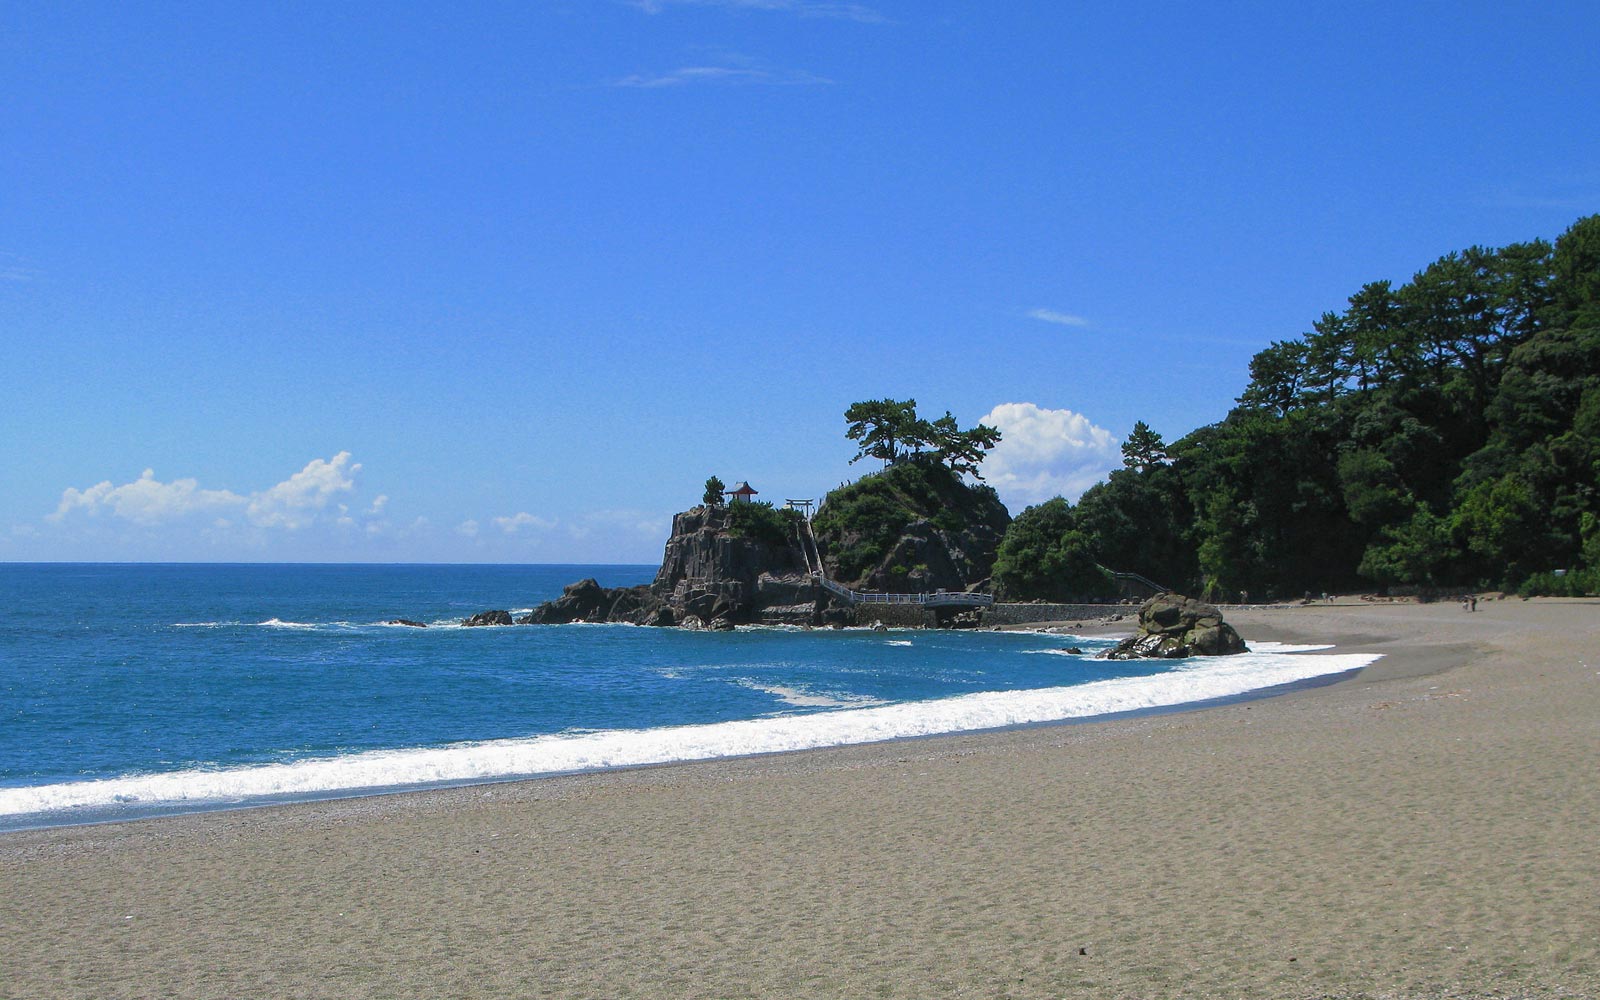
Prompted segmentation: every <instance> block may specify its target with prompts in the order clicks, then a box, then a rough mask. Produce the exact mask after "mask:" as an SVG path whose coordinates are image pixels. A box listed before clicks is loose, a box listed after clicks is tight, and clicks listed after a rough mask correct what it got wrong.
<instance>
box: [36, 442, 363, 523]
mask: <svg viewBox="0 0 1600 1000" xmlns="http://www.w3.org/2000/svg"><path fill="white" fill-rule="evenodd" d="M360 469H361V466H360V465H359V464H351V462H350V453H349V452H347V451H341V452H339V453H338V454H337V455H335V456H333V458H331V459H329V460H327V461H324V460H323V459H320V458H317V459H313V460H312V461H311V462H310V463H309V464H307V465H306V467H305V468H304V469H301V470H300V471H299V472H297V473H295V474H294V475H292V476H290V477H289V478H288V479H286V480H284V481H283V482H281V483H278V484H277V485H275V486H271V487H268V488H267V489H265V490H261V491H258V492H255V493H251V494H248V495H244V494H239V493H235V492H233V491H232V490H225V489H202V488H201V487H200V484H199V482H197V481H196V480H194V479H174V480H172V481H171V482H162V481H161V480H159V479H157V478H156V474H155V470H154V469H146V470H144V472H143V473H142V474H141V475H140V476H139V478H138V479H135V480H134V481H133V482H131V483H123V484H122V485H121V486H115V485H112V483H111V480H109V479H107V480H104V481H102V482H99V483H96V484H95V485H93V486H90V487H87V488H85V489H77V488H75V487H68V488H67V489H66V490H63V491H62V493H61V502H60V503H59V504H57V505H56V509H55V511H54V512H53V513H50V514H47V515H45V519H46V520H48V521H53V522H57V523H59V522H62V521H65V520H66V519H67V518H69V517H73V516H77V515H82V516H87V517H99V516H101V515H102V514H104V515H107V516H110V517H115V518H121V519H122V520H125V521H131V522H132V523H134V524H137V525H141V526H143V527H155V526H157V525H163V524H170V523H174V522H178V521H183V520H186V519H189V518H194V517H200V516H203V517H205V518H206V519H207V520H208V521H209V522H210V524H211V526H212V527H213V528H228V527H231V526H233V524H235V523H236V522H237V521H238V520H239V519H241V518H242V519H243V520H245V521H247V522H248V523H250V524H252V525H254V526H255V527H258V528H285V529H289V530H296V529H299V528H303V527H306V526H307V525H309V524H311V523H312V522H313V521H314V520H316V519H317V518H318V517H319V516H320V515H322V514H323V512H324V511H325V510H327V508H328V507H329V505H330V503H331V502H332V501H333V499H334V497H335V496H336V495H337V494H341V493H347V492H349V491H350V490H353V489H354V488H355V480H354V478H353V477H354V475H355V474H356V473H357V472H358V471H360ZM337 514H338V516H339V517H341V518H348V515H349V512H348V510H347V509H346V508H345V507H343V506H342V505H340V506H338V507H337Z"/></svg>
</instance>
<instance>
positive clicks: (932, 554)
mask: <svg viewBox="0 0 1600 1000" xmlns="http://www.w3.org/2000/svg"><path fill="white" fill-rule="evenodd" d="M1010 523H1011V515H1010V514H1009V513H1007V511H1006V508H1005V505H1004V504H1002V503H1001V502H1000V498H999V497H998V496H996V495H995V492H994V491H993V490H992V489H989V488H988V487H986V486H969V485H967V484H966V483H965V482H963V481H962V480H961V479H960V478H959V477H958V476H956V475H955V474H954V473H952V472H951V471H950V470H949V469H947V468H945V467H944V466H942V465H937V464H932V463H923V462H917V461H904V462H901V463H899V464H897V465H891V466H890V467H889V468H887V469H885V470H883V471H882V472H880V473H876V474H874V475H871V476H864V477H862V478H861V479H859V480H857V481H856V482H854V483H851V484H849V485H848V486H842V487H840V488H839V489H837V490H834V491H833V492H832V493H829V494H828V496H827V499H825V500H824V501H823V504H822V509H821V510H820V511H818V512H817V517H816V520H815V521H814V522H813V524H812V526H813V528H814V530H815V531H816V535H817V545H818V547H819V548H820V549H821V551H822V559H823V565H824V566H826V567H827V570H828V574H829V575H830V576H831V577H832V578H833V579H835V580H838V581H839V582H840V583H843V584H845V585H847V586H850V587H854V588H856V589H858V590H884V591H889V592H891V593H932V592H934V591H937V590H951V591H966V590H987V589H988V584H989V574H990V571H991V569H992V567H993V566H994V559H995V553H996V552H997V551H998V550H999V547H1000V539H1001V536H1003V535H1004V534H1005V530H1006V527H1007V526H1008V525H1009V524H1010Z"/></svg>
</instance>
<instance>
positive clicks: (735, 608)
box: [522, 507, 819, 629]
mask: <svg viewBox="0 0 1600 1000" xmlns="http://www.w3.org/2000/svg"><path fill="white" fill-rule="evenodd" d="M818 603H819V601H818V594H817V588H816V585H815V584H813V583H812V581H811V577H810V575H809V574H808V573H807V571H806V562H805V555H804V553H803V552H802V551H801V549H800V546H799V540H798V538H795V539H787V538H784V537H779V538H777V539H774V538H771V537H751V536H746V535H744V534H741V533H740V532H739V530H738V529H736V528H735V527H734V515H733V513H732V512H731V511H730V510H729V509H728V508H726V507H696V508H694V509H693V510H687V511H684V512H683V513H681V514H679V515H677V516H676V517H674V518H673V519H672V537H671V538H669V539H668V540H667V546H666V551H665V553H664V554H663V556H662V559H661V569H660V571H659V572H657V573H656V578H655V581H654V582H652V583H651V584H649V585H648V586H641V587H615V588H606V587H602V586H600V585H599V584H598V583H597V582H595V581H594V580H580V581H578V582H577V583H574V584H571V585H570V586H568V587H567V588H566V589H565V590H564V591H563V592H562V594H561V596H560V597H558V598H557V599H555V600H554V601H549V602H546V603H544V604H541V605H539V606H538V607H537V608H534V609H533V611H532V612H530V613H529V614H527V615H525V616H524V617H523V618H522V621H523V622H525V623H528V624H534V625H552V624H562V623H566V622H575V621H585V622H602V621H612V622H631V623H633V624H636V625H662V626H666V625H681V626H682V627H684V628H701V629H703V628H708V627H711V626H708V625H707V624H706V623H708V622H710V623H713V625H715V623H717V622H718V621H721V622H724V623H726V625H727V627H729V628H731V627H733V626H734V625H738V624H742V623H745V622H752V621H772V622H784V623H792V624H806V623H810V622H811V621H812V620H813V619H815V617H816V615H817V608H818ZM716 627H718V628H720V626H716Z"/></svg>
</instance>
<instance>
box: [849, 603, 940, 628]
mask: <svg viewBox="0 0 1600 1000" xmlns="http://www.w3.org/2000/svg"><path fill="white" fill-rule="evenodd" d="M855 612H856V624H857V625H871V624H872V623H873V622H883V623H884V624H885V625H887V626H889V627H890V628H921V627H922V626H924V625H931V624H933V614H932V612H930V611H927V610H926V609H924V608H923V607H922V605H920V604H857V605H856V606H855Z"/></svg>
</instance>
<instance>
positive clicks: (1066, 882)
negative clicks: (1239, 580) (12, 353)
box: [0, 600, 1600, 998]
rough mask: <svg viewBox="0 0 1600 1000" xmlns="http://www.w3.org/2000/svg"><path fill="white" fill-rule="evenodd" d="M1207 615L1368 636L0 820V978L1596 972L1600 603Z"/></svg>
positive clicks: (1519, 982)
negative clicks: (1183, 682)
mask: <svg viewBox="0 0 1600 1000" xmlns="http://www.w3.org/2000/svg"><path fill="white" fill-rule="evenodd" d="M1226 611H1227V615H1228V619H1229V620H1230V621H1231V622H1234V623H1235V624H1236V625H1237V626H1238V627H1239V629H1240V631H1241V632H1242V633H1243V634H1244V635H1245V638H1246V639H1247V640H1250V639H1257V640H1265V639H1278V640H1287V641H1304V642H1336V643H1338V644H1339V645H1340V648H1341V651H1357V650H1370V651H1374V652H1381V653H1383V654H1384V658H1383V659H1382V660H1380V661H1378V662H1377V663H1376V664H1374V665H1373V666H1371V667H1369V668H1367V669H1366V670H1364V671H1362V672H1361V673H1360V674H1358V675H1356V676H1355V677H1353V678H1350V679H1347V680H1344V681H1341V682H1339V683H1336V684H1333V685H1329V686H1324V687H1318V688H1312V689H1307V690H1299V691H1295V692H1292V693H1290V694H1287V695H1283V696H1280V697H1276V698H1271V699H1264V700H1256V701H1251V702H1245V703H1237V704H1229V705H1225V706H1221V707H1215V708H1208V709H1202V710H1195V711H1189V712H1182V713H1169V714H1161V715H1151V716H1143V717H1135V718H1126V719H1115V720H1110V721H1103V722H1098V723H1086V724H1069V725H1057V726H1047V727H1035V728H1029V729H1023V730H1016V731H1009V732H995V733H981V734H974V735H965V736H950V737H939V738H935V739H927V740H914V741H904V742H898V743H891V744H879V745H873V746H864V747H850V748H842V749H837V750H821V751H808V752H803V753H796V754H786V755H775V756H769V757H760V758H751V759H743V760H731V761H720V762H710V763H704V764H687V765H676V766H670V767H656V768H644V769H639V770H634V771H627V772H619V773H611V774H604V775H594V776H581V777H570V778H557V779H548V780H543V781H530V782H517V783H507V784H500V785H491V786H478V787H473V788H458V789H450V790H444V791H437V792H426V793H416V794H407V795H395V796H383V797H373V798H366V799H356V800H346V801H339V802H318V803H305V804H300V805H294V806H284V807H274V808H265V809H253V810H244V811H238V812H228V813H211V814H203V815H194V816H184V817H169V818H165V819H155V820H145V821H139V822H130V823H122V824H115V825H106V826H97V827H77V828H63V829H56V830H44V831H27V832H21V833H11V834H4V835H0V997H6V998H11V997H19V998H20V997H29V998H31V997H97V998H101V997H166V996H183V997H500V996H581V997H628V996H681V997H810V996H815V997H841V996H850V997H854V996H882V997H907V998H912V997H939V996H971V997H1003V996H1010V997H1059V996H1083V997H1157V996H1179V995H1181V996H1192V997H1241V996H1243V997H1307V998H1310V997H1374V998H1378V997H1592V996H1596V995H1600V918H1597V916H1596V915H1597V914H1600V602H1597V601H1554V600H1550V601H1532V602H1522V601H1496V602H1485V603H1482V604H1480V605H1479V611H1478V612H1477V613H1475V614H1467V613H1464V612H1463V611H1462V610H1461V608H1460V606H1459V605H1456V604H1434V605H1414V604H1394V605H1370V604H1364V603H1361V602H1356V601H1349V602H1343V603H1339V604H1335V605H1326V604H1318V605H1313V606H1308V607H1252V608H1228V609H1226ZM1124 627H1126V626H1124Z"/></svg>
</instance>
